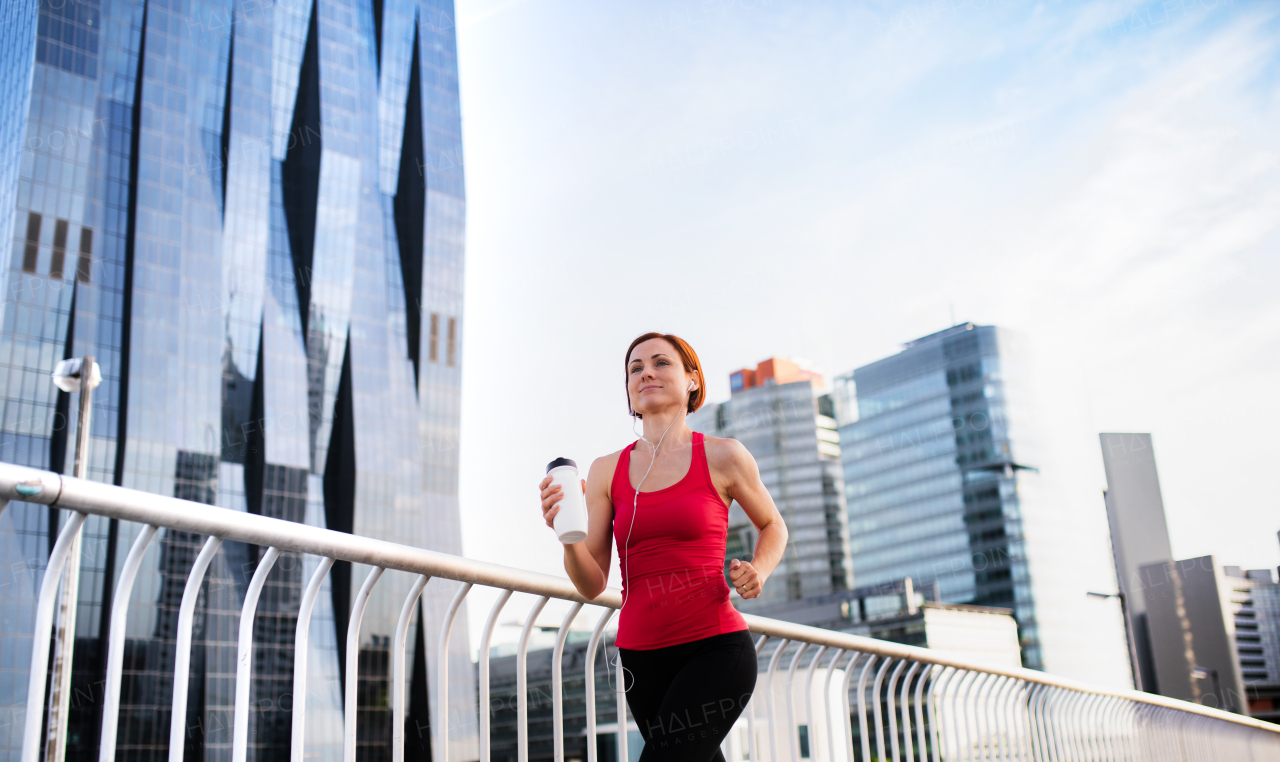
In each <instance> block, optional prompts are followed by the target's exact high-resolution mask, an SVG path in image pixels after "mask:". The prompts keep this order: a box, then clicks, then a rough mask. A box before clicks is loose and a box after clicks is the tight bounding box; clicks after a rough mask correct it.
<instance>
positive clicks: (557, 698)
mask: <svg viewBox="0 0 1280 762" xmlns="http://www.w3.org/2000/svg"><path fill="white" fill-rule="evenodd" d="M581 610H582V604H581V603H578V602H576V601H575V602H574V604H573V605H572V606H570V607H569V613H567V614H565V616H564V621H562V622H561V623H560V631H559V632H557V633H556V647H555V650H554V651H552V652H551V735H552V739H551V741H552V759H553V760H555V762H564V695H563V694H564V675H563V674H561V669H562V667H563V665H564V643H565V641H566V640H568V638H569V625H571V624H573V619H574V617H576V616H578V612H579V611H581Z"/></svg>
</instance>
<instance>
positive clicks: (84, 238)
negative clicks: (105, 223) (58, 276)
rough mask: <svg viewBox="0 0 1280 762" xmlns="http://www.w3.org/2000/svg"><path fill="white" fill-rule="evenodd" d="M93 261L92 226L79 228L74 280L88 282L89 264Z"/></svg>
mask: <svg viewBox="0 0 1280 762" xmlns="http://www.w3.org/2000/svg"><path fill="white" fill-rule="evenodd" d="M92 262H93V228H80V260H79V261H78V262H76V280H78V281H80V282H81V283H88V282H89V270H90V267H89V266H90V265H91V264H92Z"/></svg>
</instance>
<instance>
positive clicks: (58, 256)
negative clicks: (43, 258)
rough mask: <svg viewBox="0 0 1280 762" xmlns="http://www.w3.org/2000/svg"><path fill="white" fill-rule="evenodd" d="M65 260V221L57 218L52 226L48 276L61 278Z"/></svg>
mask: <svg viewBox="0 0 1280 762" xmlns="http://www.w3.org/2000/svg"><path fill="white" fill-rule="evenodd" d="M66 260H67V221H66V220H58V221H57V222H56V223H54V226H53V257H52V258H51V259H50V260H49V277H50V278H58V279H61V278H62V266H63V264H65V263H66Z"/></svg>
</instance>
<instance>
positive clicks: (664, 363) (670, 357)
mask: <svg viewBox="0 0 1280 762" xmlns="http://www.w3.org/2000/svg"><path fill="white" fill-rule="evenodd" d="M693 380H694V377H693V375H692V374H690V373H686V372H685V369H684V365H683V363H681V362H680V354H679V353H678V352H676V348H675V347H673V346H672V345H671V342H669V341H667V340H666V339H649V340H648V341H643V342H641V343H639V344H637V345H636V346H635V349H632V350H631V357H630V358H629V359H628V361H627V394H628V395H630V397H631V409H632V410H634V411H636V412H637V413H639V414H640V415H645V414H646V413H649V412H655V411H659V410H663V409H665V408H669V407H671V406H673V405H680V404H682V403H685V402H686V401H687V400H688V389H689V384H690V382H692V381H693Z"/></svg>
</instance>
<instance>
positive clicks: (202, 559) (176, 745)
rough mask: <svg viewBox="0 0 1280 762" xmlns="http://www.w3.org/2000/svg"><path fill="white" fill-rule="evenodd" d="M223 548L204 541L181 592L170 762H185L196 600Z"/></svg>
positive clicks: (213, 540)
mask: <svg viewBox="0 0 1280 762" xmlns="http://www.w3.org/2000/svg"><path fill="white" fill-rule="evenodd" d="M221 546H222V538H221V537H213V536H210V537H209V539H207V540H205V542H204V547H202V548H201V549H200V555H198V556H196V562H195V563H194V564H192V566H191V572H190V574H188V575H187V586H186V588H185V589H183V591H182V604H181V606H180V607H179V608H178V632H177V638H176V643H175V644H174V648H173V650H174V659H173V662H174V663H173V703H172V707H173V709H172V712H173V713H172V714H171V715H170V716H169V762H182V755H183V752H184V750H185V748H184V747H185V746H186V740H187V733H186V730H187V685H188V681H189V680H190V678H191V626H192V624H193V623H194V620H195V614H196V601H197V600H198V599H199V597H200V588H201V587H202V586H203V585H204V575H205V572H207V571H208V570H209V562H210V561H212V560H213V556H214V555H215V554H216V553H217V552H218V548H219V547H221Z"/></svg>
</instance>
